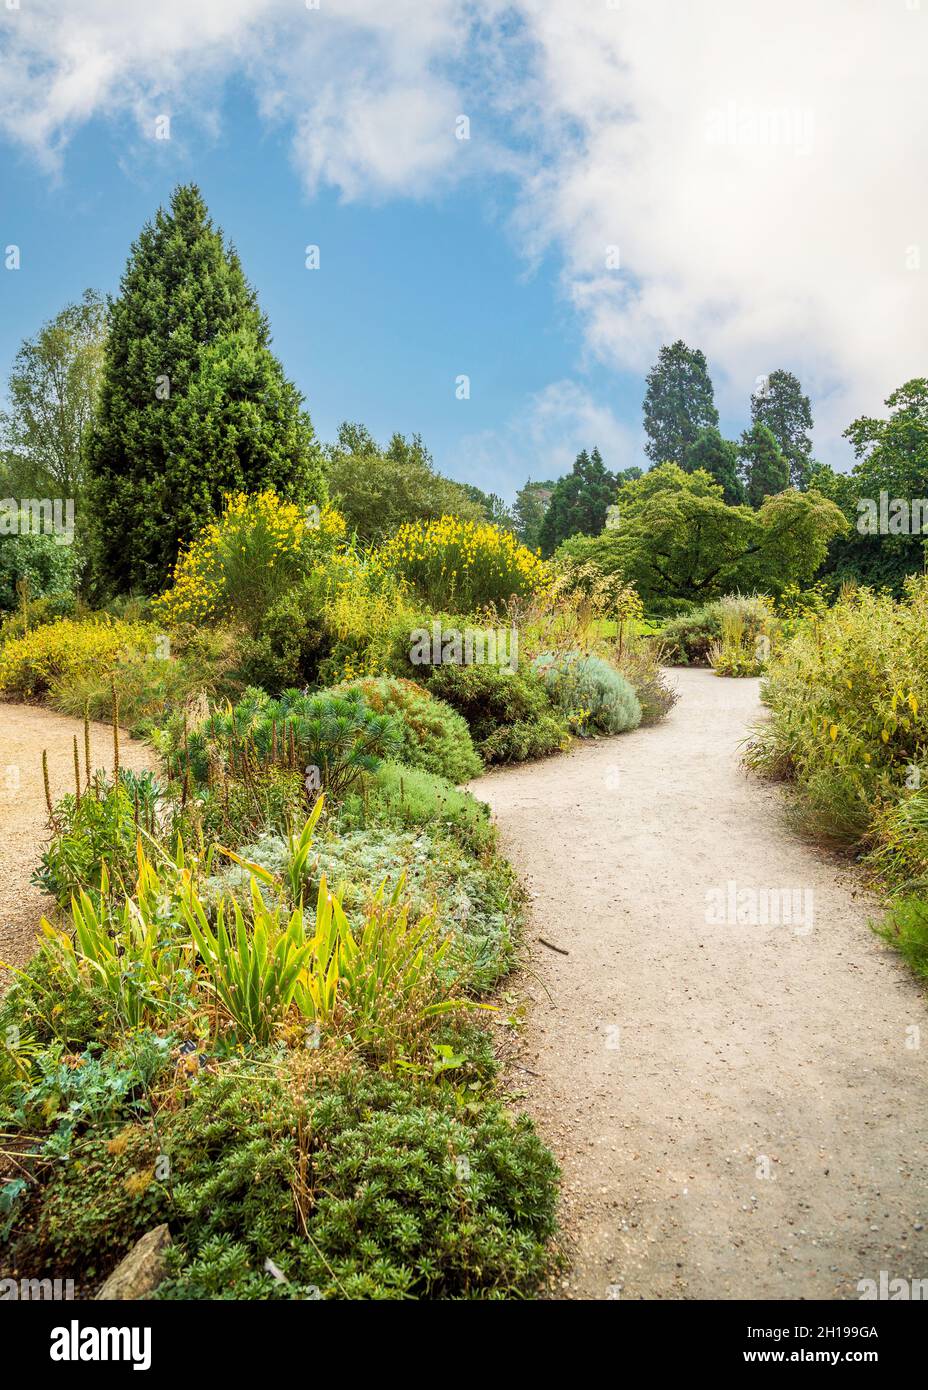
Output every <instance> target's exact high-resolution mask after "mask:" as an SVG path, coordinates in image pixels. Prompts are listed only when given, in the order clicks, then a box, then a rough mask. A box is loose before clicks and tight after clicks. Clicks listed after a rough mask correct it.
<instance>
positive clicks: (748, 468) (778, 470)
mask: <svg viewBox="0 0 928 1390" xmlns="http://www.w3.org/2000/svg"><path fill="white" fill-rule="evenodd" d="M738 452H739V456H740V458H741V468H742V473H743V476H744V495H745V500H746V501H747V502H749V503H750V505H751V506H752V507H760V506H762V505H763V501H764V498H765V497H773V496H775V495H776V493H778V492H782V491H783V489H784V488H787V487H789V463H788V462H787V460H786V458H785V456H784V455H783V454H782V453H781V452H780V449H779V446H778V444H777V441H776V440H775V439H774V437H773V434H772V432H771V431H770V430H769V429H768V428H767V426H766V425H762V424H760V423H758V424H755V425H754V426H752V428H751V429H749V430H745V432H744V434H743V435H742V436H741V446H740V448H739V451H738Z"/></svg>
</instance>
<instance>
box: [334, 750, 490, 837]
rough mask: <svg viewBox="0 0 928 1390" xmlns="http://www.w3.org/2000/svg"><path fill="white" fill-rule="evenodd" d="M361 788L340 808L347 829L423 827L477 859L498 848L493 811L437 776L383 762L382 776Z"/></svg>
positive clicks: (342, 825)
mask: <svg viewBox="0 0 928 1390" xmlns="http://www.w3.org/2000/svg"><path fill="white" fill-rule="evenodd" d="M359 786H360V790H359V791H354V792H352V793H350V794H349V795H348V796H347V797H346V798H345V800H344V801H343V802H342V804H341V806H340V807H339V811H338V825H339V827H340V828H341V829H344V830H363V829H365V828H366V827H373V826H377V825H383V826H389V827H391V828H394V829H397V828H398V829H401V830H409V829H412V828H414V827H418V828H420V829H423V830H429V831H432V832H437V833H439V834H441V835H445V836H451V837H452V838H453V839H456V840H458V841H459V843H460V844H462V845H463V846H464V848H465V849H467V850H469V851H470V853H471V854H473V855H476V856H477V857H479V856H481V855H482V854H484V853H485V852H486V851H488V850H492V849H493V847H494V845H495V844H496V830H495V827H494V825H493V821H492V819H491V817H490V808H489V807H488V806H487V805H486V804H485V803H484V802H482V801H478V800H477V798H476V797H474V796H471V794H470V792H466V791H462V790H461V789H460V788H459V787H456V786H455V785H454V784H453V783H452V782H449V781H447V779H446V778H444V777H438V776H436V774H435V773H433V772H423V770H422V769H421V768H415V767H407V766H405V765H404V764H403V763H393V762H389V763H381V765H380V767H379V768H378V769H377V771H376V772H374V773H372V774H371V775H370V776H364V777H363V778H361V779H360V783H359Z"/></svg>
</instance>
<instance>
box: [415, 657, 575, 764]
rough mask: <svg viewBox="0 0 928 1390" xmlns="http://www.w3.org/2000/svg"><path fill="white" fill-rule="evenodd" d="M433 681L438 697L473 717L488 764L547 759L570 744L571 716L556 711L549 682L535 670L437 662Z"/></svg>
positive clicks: (480, 750) (475, 735) (471, 722)
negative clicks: (446, 664)
mask: <svg viewBox="0 0 928 1390" xmlns="http://www.w3.org/2000/svg"><path fill="white" fill-rule="evenodd" d="M428 684H429V689H430V690H431V692H432V694H433V695H437V696H438V697H439V699H441V700H444V701H446V703H447V704H449V705H451V706H452V708H453V709H456V710H457V711H458V712H459V713H460V714H462V715H463V716H464V718H465V719H466V720H467V723H468V726H469V727H470V731H471V735H472V736H473V740H474V743H475V745H476V748H477V752H478V753H479V754H480V756H481V757H482V758H483V760H484V762H487V763H507V762H524V761H526V760H527V759H529V758H542V757H545V756H546V755H547V754H549V753H557V752H560V751H562V750H563V749H564V748H566V747H567V746H568V744H569V742H570V734H569V730H568V727H567V722H566V720H565V719H564V718H563V716H562V715H561V714H559V713H558V712H557V711H556V710H554V709H552V707H551V703H550V701H549V699H548V696H547V693H546V691H545V687H544V684H543V682H542V681H541V680H540V679H539V677H538V676H536V675H535V674H534V673H532V672H525V671H510V670H508V669H503V668H501V667H499V666H490V665H474V666H454V665H448V666H435V667H433V668H432V672H431V675H430V676H429V682H428Z"/></svg>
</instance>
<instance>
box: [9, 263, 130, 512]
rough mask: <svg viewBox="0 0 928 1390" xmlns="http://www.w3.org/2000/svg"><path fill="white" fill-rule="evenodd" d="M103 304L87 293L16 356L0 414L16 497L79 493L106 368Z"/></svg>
mask: <svg viewBox="0 0 928 1390" xmlns="http://www.w3.org/2000/svg"><path fill="white" fill-rule="evenodd" d="M106 317H107V310H106V302H105V300H104V299H103V298H102V297H101V296H100V295H98V294H96V293H95V292H94V291H93V290H86V291H85V292H84V295H83V297H82V299H81V301H80V303H78V304H68V305H66V307H65V308H64V309H62V310H61V312H60V313H58V314H56V315H55V317H54V318H53V319H51V320H50V322H48V323H46V324H44V325H43V326H42V328H40V329H39V331H38V333H36V335H35V336H34V337H32V338H27V339H26V340H25V342H24V343H23V344H22V347H21V348H20V349H19V351H18V352H17V354H16V357H15V359H14V361H13V368H12V371H11V372H10V379H9V385H8V388H7V394H8V396H9V407H8V409H7V410H6V411H4V412H3V413H2V415H0V450H2V453H3V460H4V473H5V481H4V488H7V487H9V488H10V489H11V490H12V492H13V493H14V494H15V495H16V496H17V497H20V498H22V497H49V498H54V497H60V498H62V499H65V498H73V499H74V501H75V503H76V504H78V506H79V503H80V499H81V497H82V495H83V491H84V459H83V450H84V444H85V440H86V436H87V431H88V428H89V426H90V423H91V421H92V418H93V410H94V404H95V401H96V398H97V392H98V389H99V385H100V377H101V373H102V369H103V350H104V343H105V341H106Z"/></svg>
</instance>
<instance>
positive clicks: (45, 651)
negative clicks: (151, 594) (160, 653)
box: [0, 614, 159, 699]
mask: <svg viewBox="0 0 928 1390" xmlns="http://www.w3.org/2000/svg"><path fill="white" fill-rule="evenodd" d="M158 637H159V633H158V631H157V629H156V628H155V627H153V626H151V625H150V624H148V623H126V622H122V621H121V620H120V619H110V618H107V617H106V616H105V615H99V614H98V615H95V616H94V617H91V618H83V619H73V618H58V619H56V620H55V621H54V622H51V623H45V624H43V626H41V627H38V628H35V629H33V630H31V631H29V632H28V633H26V634H24V635H23V636H22V637H15V638H12V639H11V640H10V641H8V642H6V643H5V645H4V646H3V649H2V650H0V693H2V694H4V695H14V696H20V697H22V698H25V699H32V698H33V697H35V696H37V695H44V694H45V693H46V692H47V691H48V690H49V688H50V687H52V686H54V687H56V688H57V689H60V688H61V687H62V686H64V685H66V684H67V683H68V682H69V681H72V680H74V679H75V678H78V677H83V676H86V675H94V676H98V677H99V676H102V677H105V678H106V679H107V680H108V679H109V677H110V674H111V673H112V672H113V671H115V669H116V668H117V667H118V666H119V665H120V664H121V663H123V662H125V661H130V660H131V661H137V660H139V659H140V658H142V659H144V658H145V657H148V656H154V655H155V653H156V650H157V642H158Z"/></svg>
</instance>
